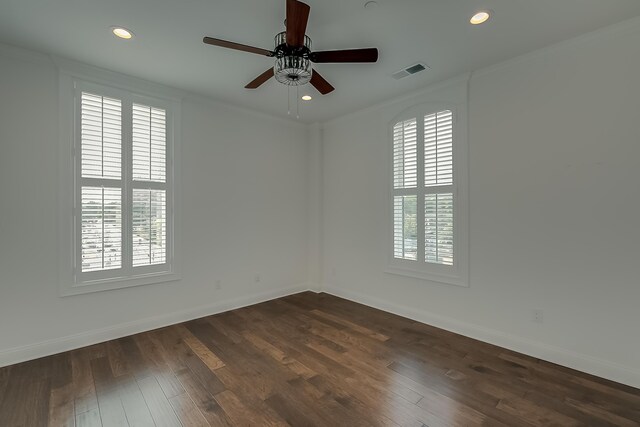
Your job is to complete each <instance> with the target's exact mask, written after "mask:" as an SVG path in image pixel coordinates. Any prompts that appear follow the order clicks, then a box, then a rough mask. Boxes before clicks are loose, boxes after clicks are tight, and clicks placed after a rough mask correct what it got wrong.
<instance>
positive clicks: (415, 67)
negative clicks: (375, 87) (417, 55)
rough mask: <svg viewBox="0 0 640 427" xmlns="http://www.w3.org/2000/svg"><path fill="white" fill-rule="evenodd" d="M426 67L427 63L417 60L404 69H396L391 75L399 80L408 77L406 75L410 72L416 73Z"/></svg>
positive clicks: (410, 73)
mask: <svg viewBox="0 0 640 427" xmlns="http://www.w3.org/2000/svg"><path fill="white" fill-rule="evenodd" d="M427 68H429V67H428V66H427V65H425V64H423V63H420V62H419V63H417V64H414V65H411V66H409V67H407V68H405V69H402V70H400V71H398V72H396V73H393V74H392V75H391V77H393V78H394V79H396V80H400V79H403V78H405V77H408V76H410V75H412V74H416V73H419V72H421V71H424V70H426V69H427Z"/></svg>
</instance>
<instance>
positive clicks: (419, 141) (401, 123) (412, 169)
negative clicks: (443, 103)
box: [387, 107, 466, 285]
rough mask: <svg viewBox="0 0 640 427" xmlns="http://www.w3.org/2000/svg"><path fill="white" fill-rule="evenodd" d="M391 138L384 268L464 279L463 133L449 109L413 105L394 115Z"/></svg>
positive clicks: (455, 281)
mask: <svg viewBox="0 0 640 427" xmlns="http://www.w3.org/2000/svg"><path fill="white" fill-rule="evenodd" d="M391 139H392V170H393V174H392V175H393V176H392V190H391V191H392V209H391V211H392V213H391V217H392V232H391V235H392V254H391V260H390V267H389V269H388V270H387V272H389V273H398V274H404V275H409V276H414V277H419V278H425V279H429V280H434V281H441V282H446V283H452V284H462V285H466V273H465V269H466V250H465V248H464V247H463V246H464V245H465V243H464V242H465V240H466V226H465V224H464V221H463V218H464V215H463V214H462V213H463V211H464V210H465V209H466V204H465V203H464V199H463V197H461V193H464V190H465V189H466V186H465V185H464V181H465V179H464V177H465V176H466V174H464V173H462V170H461V169H462V167H463V165H462V163H464V156H463V154H464V150H463V149H462V148H463V140H464V138H463V132H458V130H457V121H456V115H455V113H454V109H453V108H440V109H431V110H429V109H426V108H424V107H422V108H417V109H413V110H412V111H411V113H407V114H405V115H403V117H402V119H401V120H394V122H393V124H392V129H391ZM458 162H460V163H461V164H458ZM461 189H462V191H461Z"/></svg>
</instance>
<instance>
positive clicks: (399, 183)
mask: <svg viewBox="0 0 640 427" xmlns="http://www.w3.org/2000/svg"><path fill="white" fill-rule="evenodd" d="M417 126H418V125H417V120H416V119H410V120H406V121H404V122H400V123H397V124H396V125H395V126H394V127H393V188H415V187H417V186H418V131H417Z"/></svg>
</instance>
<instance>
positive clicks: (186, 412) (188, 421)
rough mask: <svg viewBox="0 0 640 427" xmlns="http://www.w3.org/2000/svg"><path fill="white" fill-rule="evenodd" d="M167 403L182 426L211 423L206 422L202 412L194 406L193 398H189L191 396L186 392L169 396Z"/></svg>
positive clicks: (197, 426)
mask: <svg viewBox="0 0 640 427" xmlns="http://www.w3.org/2000/svg"><path fill="white" fill-rule="evenodd" d="M169 403H170V404H171V407H172V408H173V410H174V411H175V413H176V415H177V416H178V419H179V420H180V423H182V425H183V427H205V426H210V425H211V424H209V423H208V422H207V420H206V419H205V418H204V415H202V412H200V410H199V409H198V408H197V407H196V404H195V403H193V400H191V397H189V395H188V394H187V393H182V394H179V395H177V396H173V397H171V398H170V399H169ZM217 425H220V424H217Z"/></svg>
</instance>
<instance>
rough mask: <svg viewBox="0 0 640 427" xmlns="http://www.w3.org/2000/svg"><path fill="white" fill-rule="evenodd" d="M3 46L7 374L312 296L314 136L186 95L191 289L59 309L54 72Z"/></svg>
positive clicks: (185, 233)
mask: <svg viewBox="0 0 640 427" xmlns="http://www.w3.org/2000/svg"><path fill="white" fill-rule="evenodd" d="M0 47H1V49H0V94H2V98H1V99H2V101H1V102H0V366H1V365H3V364H9V363H12V362H16V361H19V360H22V359H25V358H29V357H36V356H42V355H44V354H46V353H50V352H53V351H61V350H64V349H67V348H72V347H77V346H81V345H84V344H87V343H89V342H95V341H100V340H105V339H109V338H113V337H114V336H117V335H123V334H129V333H132V332H136V331H138V330H142V329H148V328H152V327H157V326H160V325H162V324H167V323H175V322H178V321H180V320H184V319H185V318H188V317H198V316H203V315H206V314H210V313H212V312H215V311H219V310H222V309H225V308H229V307H232V306H237V305H246V304H250V303H252V302H256V301H259V300H261V299H265V298H272V297H275V296H279V295H282V294H285V293H290V292H294V291H297V290H301V289H306V287H307V284H306V282H307V280H308V279H307V271H308V268H307V261H308V257H307V240H308V236H307V230H308V228H309V227H308V217H309V214H308V201H307V180H308V173H307V162H308V147H307V144H306V138H307V134H306V132H307V130H306V128H305V127H304V126H302V125H298V124H295V123H293V122H287V121H283V120H280V119H275V118H271V117H268V116H265V115H260V114H257V113H251V112H247V111H243V110H239V109H235V108H231V107H226V106H224V105H221V104H217V103H215V102H212V101H207V100H203V99H200V98H197V97H195V96H194V97H190V96H189V95H187V97H186V98H185V99H184V100H183V105H182V191H181V196H182V223H181V224H180V225H181V229H182V249H183V250H182V280H181V281H180V282H174V283H165V284H159V285H148V286H140V287H135V288H128V289H123V290H115V291H107V292H100V293H92V294H87V295H79V296H71V297H64V298H61V297H60V296H59V286H58V277H57V271H58V254H57V251H58V250H59V244H58V237H57V228H58V227H57V225H58V220H57V216H56V215H57V194H58V190H59V189H58V170H57V165H58V162H57V156H58V146H59V144H58V142H57V135H58V77H57V70H56V67H55V66H54V64H53V62H52V61H51V60H50V59H49V58H47V57H46V56H42V55H38V54H35V53H29V52H26V51H21V50H17V49H12V48H9V47H2V46H0ZM256 274H260V276H261V281H260V283H255V282H254V277H255V275H256ZM216 279H220V280H222V290H219V291H217V290H215V286H214V285H215V280H216Z"/></svg>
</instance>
